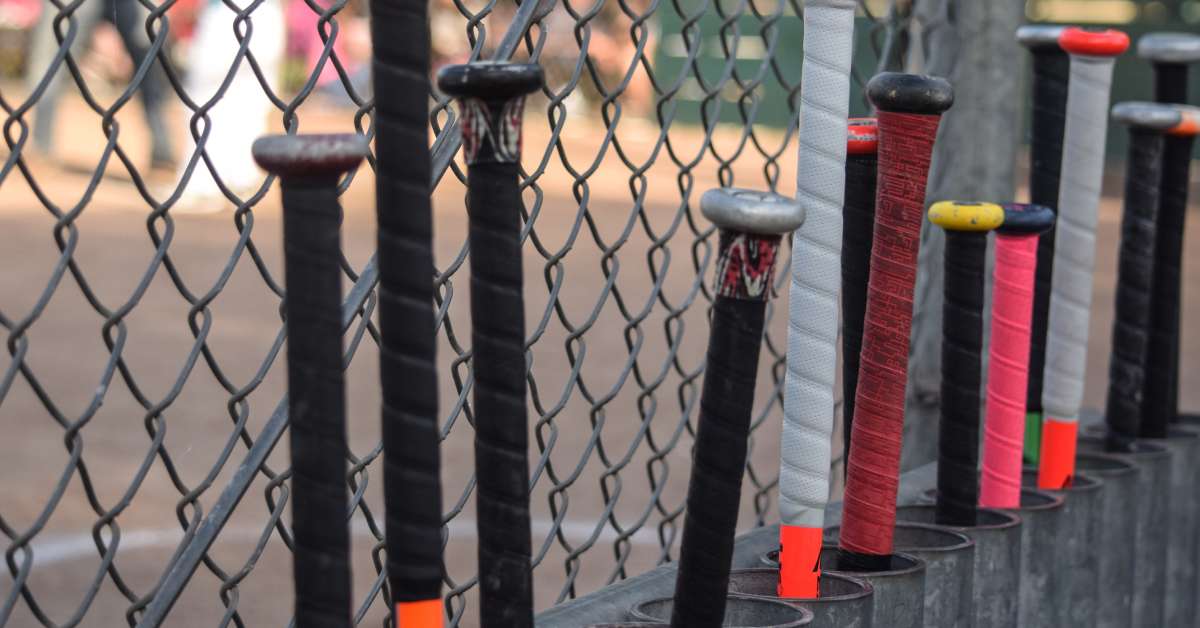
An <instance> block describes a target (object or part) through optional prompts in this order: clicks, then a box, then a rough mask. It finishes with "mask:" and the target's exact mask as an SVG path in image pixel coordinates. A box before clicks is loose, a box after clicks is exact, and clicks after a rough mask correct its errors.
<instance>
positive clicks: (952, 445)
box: [929, 201, 1004, 527]
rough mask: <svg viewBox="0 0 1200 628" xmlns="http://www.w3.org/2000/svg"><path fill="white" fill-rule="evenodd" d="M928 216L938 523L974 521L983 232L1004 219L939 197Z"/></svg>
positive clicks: (994, 209) (990, 207)
mask: <svg viewBox="0 0 1200 628" xmlns="http://www.w3.org/2000/svg"><path fill="white" fill-rule="evenodd" d="M929 221H930V222H932V223H933V224H935V225H937V226H939V227H941V228H942V229H943V230H945V232H946V251H945V254H944V260H945V285H944V287H943V289H944V290H945V299H944V301H945V302H944V304H943V306H942V385H941V396H942V399H941V407H940V412H941V417H940V422H939V424H938V466H937V502H936V505H935V509H934V516H935V517H936V521H937V523H939V524H942V525H951V526H964V527H971V526H974V525H975V524H976V515H977V514H978V507H977V504H978V502H979V479H978V467H979V408H980V399H979V393H980V387H981V381H982V373H981V366H980V365H981V364H982V357H981V352H982V345H983V286H984V276H983V273H984V266H985V263H986V258H987V234H988V232H989V231H991V230H993V229H995V228H996V227H998V226H1000V224H1001V223H1002V222H1003V221H1004V209H1003V208H1001V207H1000V206H999V205H996V204H994V203H961V202H955V201H940V202H937V203H934V204H933V205H932V206H931V207H930V208H929Z"/></svg>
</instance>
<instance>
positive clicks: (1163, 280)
mask: <svg viewBox="0 0 1200 628" xmlns="http://www.w3.org/2000/svg"><path fill="white" fill-rule="evenodd" d="M1138 56H1139V57H1141V58H1143V59H1145V60H1147V61H1149V62H1150V63H1151V64H1152V66H1153V68H1154V100H1156V101H1157V102H1161V103H1178V104H1182V103H1186V102H1187V100H1188V71H1189V70H1190V66H1191V65H1192V64H1194V63H1196V62H1197V61H1200V36H1198V35H1195V34H1191V33H1150V34H1148V35H1145V36H1143V37H1142V38H1141V39H1139V40H1138ZM1190 111H1194V110H1191V109H1190V108H1185V110H1184V111H1183V113H1184V118H1185V120H1184V124H1183V125H1181V128H1179V129H1176V130H1175V131H1173V132H1172V133H1170V134H1169V135H1168V137H1167V138H1166V141H1165V144H1164V146H1163V176H1162V185H1161V187H1160V191H1159V208H1158V212H1159V215H1158V235H1157V238H1156V241H1155V246H1154V258H1155V261H1154V297H1153V300H1152V305H1151V309H1152V312H1151V330H1152V331H1151V339H1150V352H1149V356H1148V357H1147V358H1146V363H1147V367H1146V368H1147V380H1146V398H1145V400H1144V404H1143V412H1144V413H1145V415H1146V416H1155V415H1159V414H1165V415H1166V416H1167V420H1168V421H1169V422H1172V423H1174V422H1176V421H1178V419H1179V316H1180V314H1179V309H1180V292H1181V285H1180V282H1181V279H1182V273H1181V261H1182V256H1183V231H1184V228H1185V222H1186V220H1185V217H1186V209H1187V196H1188V177H1189V173H1190V167H1191V160H1192V148H1193V144H1194V141H1195V137H1194V132H1193V131H1191V130H1190V128H1189V127H1194V126H1195V123H1194V122H1193V121H1192V120H1194V115H1191V114H1190V113H1189V112H1190Z"/></svg>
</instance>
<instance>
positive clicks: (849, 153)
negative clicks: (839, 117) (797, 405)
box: [842, 118, 879, 471]
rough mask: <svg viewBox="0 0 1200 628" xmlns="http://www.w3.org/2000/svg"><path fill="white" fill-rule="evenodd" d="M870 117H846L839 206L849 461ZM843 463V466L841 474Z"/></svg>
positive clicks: (871, 156)
mask: <svg viewBox="0 0 1200 628" xmlns="http://www.w3.org/2000/svg"><path fill="white" fill-rule="evenodd" d="M877 131H878V126H877V124H876V122H875V119H874V118H851V119H850V121H849V124H848V133H847V141H846V198H845V201H844V203H843V205H842V460H843V461H845V460H848V459H849V458H850V432H851V429H852V428H853V426H854V392H855V390H857V389H858V366H859V361H858V356H859V352H860V351H862V333H863V316H865V315H866V313H867V278H868V276H869V275H870V272H871V241H872V240H873V239H874V235H875V179H876V178H877V177H878V165H879V154H878V148H879V134H878V132H877ZM844 469H845V465H843V471H844Z"/></svg>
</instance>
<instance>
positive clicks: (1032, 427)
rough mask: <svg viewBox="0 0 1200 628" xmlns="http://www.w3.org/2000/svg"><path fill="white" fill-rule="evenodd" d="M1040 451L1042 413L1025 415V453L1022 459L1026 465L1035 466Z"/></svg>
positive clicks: (1027, 413)
mask: <svg viewBox="0 0 1200 628" xmlns="http://www.w3.org/2000/svg"><path fill="white" fill-rule="evenodd" d="M1041 451H1042V413H1041V412H1026V413H1025V453H1024V454H1023V455H1022V458H1023V459H1024V461H1025V464H1027V465H1037V463H1038V454H1039V453H1040V452H1041Z"/></svg>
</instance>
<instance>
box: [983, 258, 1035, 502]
mask: <svg viewBox="0 0 1200 628" xmlns="http://www.w3.org/2000/svg"><path fill="white" fill-rule="evenodd" d="M1037 242H1038V236H1037V235H1025V234H1022V235H1002V234H997V236H996V270H995V286H994V287H993V289H992V339H991V346H990V347H989V349H988V383H987V425H986V427H985V429H984V438H983V477H982V478H981V480H980V485H979V505H980V506H983V507H987V508H1017V507H1019V506H1020V505H1021V452H1022V448H1023V447H1024V438H1025V392H1026V386H1027V385H1028V383H1029V381H1028V377H1029V336H1030V324H1031V319H1032V317H1033V279H1034V272H1035V271H1036V269H1037Z"/></svg>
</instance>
